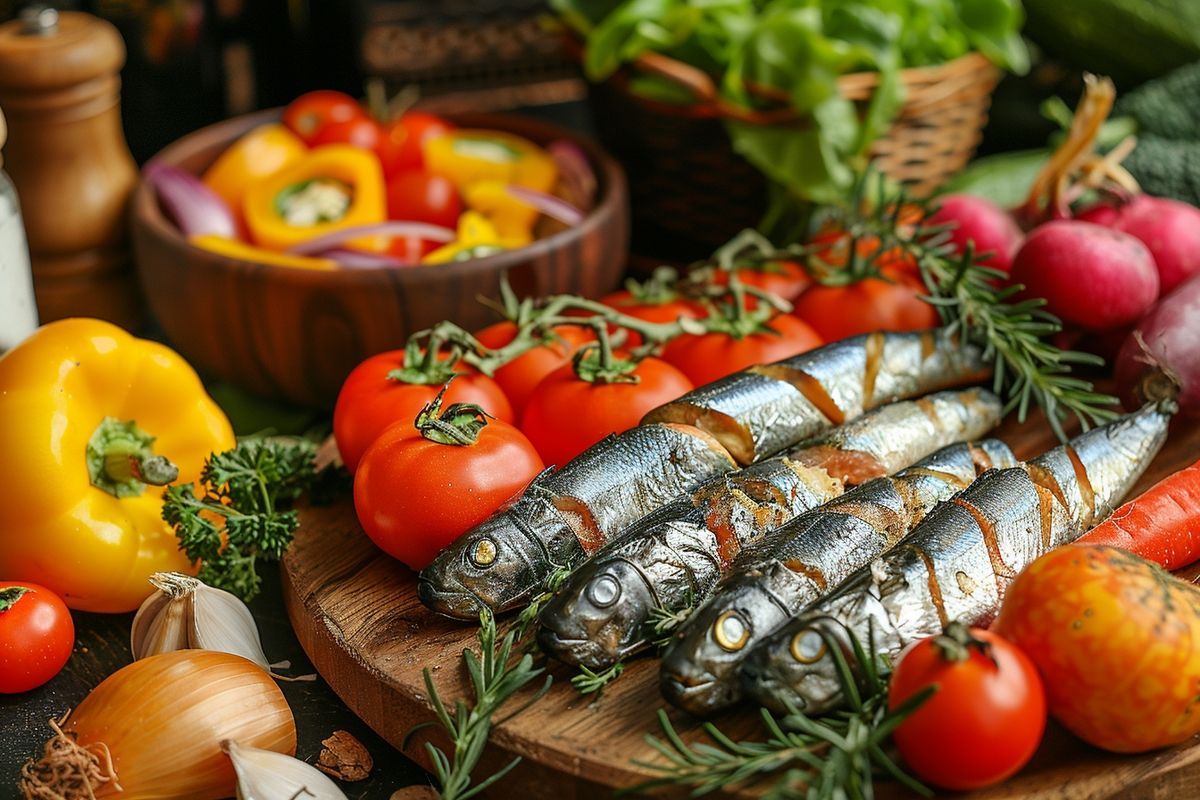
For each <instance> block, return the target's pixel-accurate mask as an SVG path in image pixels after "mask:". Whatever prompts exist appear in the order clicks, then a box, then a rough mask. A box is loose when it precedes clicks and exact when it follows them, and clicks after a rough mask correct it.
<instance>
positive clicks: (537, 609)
mask: <svg viewBox="0 0 1200 800" xmlns="http://www.w3.org/2000/svg"><path fill="white" fill-rule="evenodd" d="M569 577H571V568H570V567H567V566H561V565H560V566H556V567H555V568H554V570H553V571H552V572H551V573H550V574H549V575H547V576H546V580H545V581H543V583H542V591H541V592H539V593H538V594H536V595H534V596H533V599H532V600H530V601H529V605H527V606H525V608H523V609H521V613H520V614H518V615H517V618H516V621H515V622H514V623H513V631H514V632H515V633H516V637H517V641H524V639H525V634H526V633H528V631H529V626H530V625H532V624H533V623H534V622H535V621H536V620H537V618H538V614H540V613H542V608H543V607H544V606H545V605H546V603H548V602H550V598H551V597H553V596H554V593H555V592H557V591H558V590H559V589H560V588H561V587H562V585H563V583H564V582H566V580H567V578H569ZM530 644H532V643H530Z"/></svg>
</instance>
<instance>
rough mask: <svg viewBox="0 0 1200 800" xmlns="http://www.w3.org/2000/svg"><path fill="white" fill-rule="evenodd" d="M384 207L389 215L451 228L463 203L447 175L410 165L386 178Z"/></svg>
mask: <svg viewBox="0 0 1200 800" xmlns="http://www.w3.org/2000/svg"><path fill="white" fill-rule="evenodd" d="M387 208H388V217H389V218H391V219H400V220H412V221H413V222H428V223H429V224H431V225H441V226H442V227H443V228H449V229H450V230H454V229H455V228H456V227H457V226H458V215H459V214H461V213H462V208H463V206H462V200H461V199H460V198H459V196H458V189H456V188H455V187H454V183H453V182H451V181H450V179H449V178H443V177H442V176H441V175H434V174H433V173H432V172H426V171H425V170H423V169H410V170H405V171H404V172H398V173H396V174H395V175H393V176H392V177H391V178H390V179H389V180H388V184H387Z"/></svg>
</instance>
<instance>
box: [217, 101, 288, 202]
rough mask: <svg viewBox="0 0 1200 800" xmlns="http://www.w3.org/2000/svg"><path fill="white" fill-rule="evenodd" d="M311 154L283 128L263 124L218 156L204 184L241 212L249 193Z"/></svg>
mask: <svg viewBox="0 0 1200 800" xmlns="http://www.w3.org/2000/svg"><path fill="white" fill-rule="evenodd" d="M307 152H308V148H307V147H305V146H304V142H302V141H300V139H299V138H298V137H297V136H296V134H294V133H292V132H291V131H289V130H288V129H287V128H285V127H284V126H282V125H279V124H277V123H273V124H270V125H260V126H258V127H257V128H255V129H254V130H252V131H250V132H249V133H247V134H245V135H244V136H242V137H241V138H240V139H238V140H237V141H236V142H234V143H233V144H231V145H229V147H227V148H225V152H223V153H221V155H219V156H217V160H216V161H214V162H213V163H212V166H211V167H209V168H208V169H207V170H206V171H205V172H204V183H205V184H207V186H208V188H210V189H212V190H213V191H214V192H216V193H217V194H218V195H220V197H221V199H222V200H224V201H225V202H226V203H228V204H229V207H230V208H231V209H234V210H235V212H238V213H240V211H241V208H242V199H243V198H244V197H245V196H246V190H247V189H248V188H249V187H250V185H251V184H252V183H254V182H255V181H259V180H261V179H263V178H266V177H268V176H270V175H274V174H275V173H276V172H279V170H281V169H283V168H284V167H286V166H288V165H289V164H294V163H295V162H297V161H299V160H300V159H301V158H303V156H304V154H305V153H307Z"/></svg>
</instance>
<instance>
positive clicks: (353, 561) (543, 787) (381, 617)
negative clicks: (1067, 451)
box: [283, 418, 1200, 800]
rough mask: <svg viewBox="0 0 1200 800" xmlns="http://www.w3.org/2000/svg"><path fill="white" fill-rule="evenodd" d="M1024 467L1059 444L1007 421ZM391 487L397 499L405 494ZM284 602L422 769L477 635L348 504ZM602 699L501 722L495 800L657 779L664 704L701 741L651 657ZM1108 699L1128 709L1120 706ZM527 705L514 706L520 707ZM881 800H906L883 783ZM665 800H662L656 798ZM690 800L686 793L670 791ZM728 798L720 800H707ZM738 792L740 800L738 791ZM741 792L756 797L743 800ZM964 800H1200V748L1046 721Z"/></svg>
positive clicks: (362, 712)
mask: <svg viewBox="0 0 1200 800" xmlns="http://www.w3.org/2000/svg"><path fill="white" fill-rule="evenodd" d="M997 435H998V436H999V437H1000V438H1001V439H1003V440H1004V441H1006V442H1008V444H1009V445H1010V446H1012V448H1013V450H1014V451H1015V452H1016V454H1017V456H1018V457H1020V458H1028V457H1030V456H1033V455H1036V454H1037V453H1040V452H1042V451H1044V450H1046V449H1047V448H1049V447H1051V446H1053V445H1054V444H1055V442H1054V439H1053V436H1052V434H1051V433H1050V430H1049V428H1048V426H1046V425H1045V424H1044V422H1043V421H1042V420H1041V419H1040V418H1037V419H1030V420H1028V421H1027V422H1026V423H1025V424H1023V425H1018V424H1016V422H1015V421H1009V422H1007V423H1006V424H1005V425H1004V426H1002V427H1001V429H1000V430H999V432H998V434H997ZM1197 458H1200V425H1196V424H1185V423H1176V425H1175V426H1174V427H1173V429H1172V432H1171V437H1170V439H1169V440H1168V443H1167V445H1166V447H1165V448H1164V449H1163V451H1162V453H1160V454H1159V456H1158V458H1156V459H1155V461H1154V463H1153V464H1152V465H1151V467H1150V469H1149V470H1148V471H1147V472H1146V475H1145V476H1144V477H1143V479H1142V480H1141V482H1140V483H1139V484H1138V486H1137V487H1136V488H1135V490H1134V494H1135V495H1136V494H1138V493H1141V492H1142V491H1144V490H1145V489H1146V488H1148V487H1149V486H1150V485H1151V484H1153V483H1155V482H1156V481H1158V480H1160V479H1161V478H1163V477H1164V476H1166V475H1168V474H1170V473H1171V472H1174V471H1176V470H1178V469H1180V468H1182V467H1184V466H1186V465H1188V464H1190V463H1192V462H1193V461H1195V460H1196V459H1197ZM403 490H404V489H403V487H402V486H400V487H397V491H403ZM283 573H284V581H283V583H284V595H285V602H286V604H287V609H288V615H289V617H290V618H291V621H292V626H293V627H294V628H295V630H296V635H297V637H298V638H299V640H300V643H301V645H303V647H304V649H305V651H306V652H307V653H308V655H309V657H310V658H311V659H312V662H313V664H315V665H316V668H317V670H318V671H319V672H320V673H321V676H322V677H323V678H324V679H325V680H326V681H328V682H329V684H330V686H332V687H333V689H334V690H335V691H336V692H337V694H338V695H339V696H340V697H341V698H342V700H344V701H345V702H346V704H347V705H348V706H349V707H350V708H351V710H353V711H354V712H355V713H356V714H358V716H360V717H361V718H362V719H363V720H364V721H365V722H366V723H367V724H368V725H370V726H371V727H372V728H373V729H375V730H376V731H377V732H378V733H379V734H380V735H381V736H382V737H383V738H384V739H386V740H387V741H388V742H390V743H391V744H392V745H393V746H394V747H396V748H397V749H400V748H403V749H404V752H405V754H406V755H408V756H409V757H411V758H413V759H415V760H416V761H418V762H419V763H421V764H422V765H423V766H425V767H426V768H428V767H429V760H428V757H427V756H426V754H425V751H424V747H423V746H422V742H423V741H424V740H425V738H426V737H428V736H430V735H432V736H433V737H434V739H433V741H434V742H435V743H436V744H438V745H440V746H442V747H445V745H446V742H445V740H444V738H442V737H440V735H439V732H436V731H435V730H434V729H432V728H425V729H423V730H422V731H421V732H420V733H418V734H417V735H416V736H415V737H413V741H411V742H408V743H407V747H405V736H406V734H407V733H408V732H409V731H410V730H411V729H412V728H413V727H414V726H416V725H418V724H420V723H423V722H427V721H429V720H431V719H433V713H432V710H431V706H430V704H429V701H428V698H427V693H426V690H425V686H424V682H423V679H422V675H421V671H422V669H423V668H425V667H428V668H429V669H430V670H431V671H432V673H433V680H434V684H435V685H436V687H437V690H438V693H439V694H440V696H441V697H442V698H443V699H444V700H446V701H447V703H452V702H453V701H454V700H455V699H457V698H459V697H463V696H464V689H465V687H466V686H467V685H468V684H467V678H466V675H465V674H464V671H463V670H462V668H461V654H462V650H463V648H465V647H472V648H474V647H475V646H476V640H475V630H476V629H475V626H472V625H465V624H462V623H457V622H454V621H451V620H448V619H444V618H442V617H439V616H437V615H435V614H433V613H432V612H430V611H428V610H427V609H425V607H424V606H422V605H421V604H420V602H419V601H418V600H417V595H416V575H415V574H414V573H413V572H411V571H410V570H408V569H407V568H405V567H404V566H403V565H401V564H400V563H399V562H397V561H394V560H393V559H391V558H389V557H387V556H385V555H384V554H383V553H381V552H380V551H379V550H378V549H376V548H375V546H374V545H372V544H371V542H370V541H369V540H368V539H367V537H366V536H365V535H364V534H363V533H362V531H361V529H360V528H359V526H358V522H357V521H356V519H355V516H354V510H353V508H352V506H351V504H350V503H349V501H346V502H344V503H342V504H339V505H335V506H329V507H324V508H311V509H305V510H304V511H303V512H302V514H301V526H300V530H299V531H298V533H297V536H296V541H295V543H294V544H293V545H292V547H291V549H290V550H289V551H288V553H287V555H286V557H285V558H284V561H283ZM627 667H628V668H627V669H626V671H625V674H624V675H622V676H621V678H620V679H618V680H617V681H616V682H615V683H613V684H611V685H610V686H608V687H607V688H606V689H605V690H604V692H603V694H602V695H601V697H600V698H599V699H595V700H594V699H592V698H590V697H581V696H580V695H579V694H577V693H576V692H575V690H574V689H573V688H572V687H571V686H570V684H569V683H568V678H569V676H570V675H571V672H570V671H569V670H567V669H566V668H565V667H563V666H562V665H554V666H552V667H551V672H552V674H553V675H554V678H555V683H554V686H553V687H552V689H551V691H550V693H549V694H548V695H546V696H545V697H543V698H542V699H541V700H539V701H538V702H537V703H536V704H535V705H533V706H532V707H531V708H529V709H528V710H526V711H524V712H523V713H522V714H520V715H519V716H516V717H514V718H513V719H510V720H508V721H505V722H504V723H503V724H501V725H499V726H498V727H497V728H496V729H495V730H494V731H493V734H492V739H491V744H490V745H489V749H488V751H487V752H486V754H485V756H484V763H483V765H482V766H481V767H480V769H479V771H478V772H477V775H478V776H479V777H480V778H482V777H484V776H485V775H488V774H490V773H491V772H492V771H494V770H496V769H498V768H499V767H501V766H503V765H504V764H506V763H508V761H509V760H511V759H512V758H513V756H514V755H517V756H520V757H521V758H522V759H523V760H522V763H521V764H520V765H519V766H518V767H517V769H516V770H514V771H513V772H512V773H511V774H510V775H508V776H507V777H506V778H505V779H504V780H503V781H502V782H501V783H499V784H498V785H497V787H495V788H494V790H493V792H492V793H491V794H489V795H488V796H489V797H496V798H512V797H520V798H522V800H575V799H576V798H580V799H582V798H599V797H611V796H612V792H613V788H614V787H621V786H630V785H634V784H638V783H641V782H644V781H646V780H647V779H649V778H651V777H654V773H653V772H652V771H651V770H648V769H646V768H644V767H639V766H636V765H635V764H634V763H633V762H634V760H635V759H636V760H654V759H655V754H654V752H653V751H652V750H651V749H650V748H649V746H647V745H646V743H645V741H644V738H643V737H644V735H645V734H646V733H655V734H657V733H658V725H657V722H656V719H655V712H656V711H657V709H659V708H662V707H667V708H668V709H669V713H670V717H671V720H672V721H673V722H674V723H675V725H676V727H677V728H678V729H679V730H680V731H681V732H683V734H684V738H685V739H689V740H695V739H699V738H702V737H703V735H702V732H701V731H700V730H699V725H698V723H697V722H696V721H694V720H692V719H690V718H689V717H688V716H687V715H686V714H684V713H683V712H680V711H677V710H675V709H673V708H670V707H668V706H666V704H665V703H664V702H663V701H662V699H661V698H660V696H659V693H658V683H657V680H658V675H657V667H658V662H657V659H653V658H649V657H642V658H638V659H635V660H634V661H633V662H631V663H630V664H628V665H627ZM1113 702H1123V698H1120V697H1114V698H1113ZM518 704H519V700H514V701H513V707H514V708H515V707H517V705H518ZM717 722H718V724H719V725H720V727H721V728H722V729H723V730H724V731H725V732H726V733H728V734H730V735H731V736H733V737H734V738H735V739H736V738H739V737H744V738H747V739H761V738H762V736H763V732H762V731H761V729H760V727H759V724H758V722H757V721H756V717H755V715H754V714H751V713H745V712H731V713H728V714H726V715H724V716H722V717H720V718H719V719H718V720H717ZM880 790H881V791H880V795H881V796H882V797H886V798H903V797H908V796H911V795H909V794H908V793H907V792H905V791H903V790H902V789H901V788H900V787H899V786H887V785H885V786H881V787H880ZM656 796H658V795H656ZM666 796H679V797H682V796H686V792H679V793H677V794H676V795H670V794H669V793H668V794H667V795H666ZM711 796H720V795H711ZM737 796H743V795H737ZM744 796H753V792H747V793H745V795H744ZM957 796H958V797H963V798H969V799H970V800H1016V798H1026V799H1028V800H1051V798H1053V799H1054V800H1085V799H1086V800H1091V799H1092V798H1104V797H1121V798H1124V799H1125V800H1132V799H1133V798H1149V797H1155V798H1185V797H1200V741H1197V740H1192V741H1191V742H1189V743H1187V744H1185V745H1181V746H1179V747H1176V748H1173V749H1170V750H1166V751H1162V752H1158V753H1153V754H1150V755H1142V756H1132V757H1118V756H1114V755H1111V754H1107V753H1104V752H1102V751H1099V750H1096V749H1093V748H1090V747H1088V746H1086V745H1084V744H1082V743H1081V742H1079V741H1078V740H1076V739H1074V738H1073V737H1071V736H1070V735H1069V734H1067V733H1065V732H1064V731H1062V730H1061V729H1059V728H1057V727H1055V726H1054V725H1053V724H1052V725H1051V728H1050V730H1049V731H1048V732H1047V736H1046V739H1045V741H1044V742H1043V745H1042V747H1041V749H1040V750H1039V752H1038V754H1037V756H1036V757H1035V758H1034V761H1033V762H1032V763H1031V764H1030V765H1029V766H1028V767H1027V768H1026V769H1025V770H1023V771H1022V772H1021V773H1020V774H1019V775H1017V776H1016V777H1015V778H1013V779H1012V780H1010V781H1008V782H1007V783H1005V784H1003V785H1001V786H998V787H994V788H992V789H988V790H985V791H981V792H976V793H973V794H970V795H957Z"/></svg>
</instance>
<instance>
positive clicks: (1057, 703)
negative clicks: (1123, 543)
mask: <svg viewBox="0 0 1200 800" xmlns="http://www.w3.org/2000/svg"><path fill="white" fill-rule="evenodd" d="M993 630H995V631H996V632H997V633H998V634H1000V635H1001V636H1003V637H1005V638H1006V639H1008V640H1009V641H1010V642H1012V643H1013V644H1015V645H1017V646H1018V647H1020V648H1021V649H1022V650H1024V651H1025V654H1026V655H1028V656H1029V657H1030V658H1031V659H1032V660H1033V662H1034V664H1036V665H1037V668H1038V671H1039V672H1040V673H1041V675H1042V679H1043V681H1044V682H1045V685H1046V699H1047V701H1048V702H1049V706H1050V713H1051V715H1052V716H1054V717H1055V719H1057V720H1058V721H1059V722H1061V723H1062V724H1063V725H1064V726H1065V727H1066V728H1068V729H1069V730H1070V731H1071V732H1072V733H1074V734H1075V735H1076V736H1078V737H1080V738H1081V739H1083V740H1085V741H1087V742H1089V743H1091V744H1093V745H1096V746H1097V747H1102V748H1104V749H1105V750H1112V751H1114V752H1117V753H1139V752H1142V751H1145V750H1153V749H1155V748H1159V747H1165V746H1167V745H1171V744H1175V743H1177V742H1182V741H1184V740H1186V739H1189V738H1191V737H1192V736H1193V735H1195V734H1196V733H1197V732H1200V693H1198V692H1197V691H1196V687H1197V686H1198V685H1200V589H1197V587H1196V586H1194V585H1192V584H1190V583H1186V582H1184V581H1181V580H1179V579H1177V578H1175V577H1173V576H1171V575H1170V574H1168V573H1166V572H1164V571H1163V570H1162V569H1161V568H1160V567H1158V566H1157V565H1156V564H1152V563H1150V562H1148V561H1145V560H1143V559H1141V558H1139V557H1137V556H1135V555H1133V554H1132V553H1128V552H1126V551H1124V550H1118V549H1117V548H1115V547H1093V546H1086V545H1072V546H1069V547H1060V548H1058V549H1057V550H1053V551H1051V552H1050V553H1047V554H1046V555H1044V556H1042V557H1041V558H1039V559H1038V560H1037V561H1035V562H1033V563H1032V564H1030V565H1029V566H1028V567H1027V568H1026V569H1025V571H1024V572H1022V573H1021V574H1020V575H1019V576H1017V579H1016V580H1015V581H1014V582H1013V584H1012V585H1011V586H1010V587H1009V588H1008V592H1007V593H1006V595H1005V598H1004V605H1003V607H1002V608H1001V610H1000V616H999V617H998V618H997V620H996V624H995V626H994V627H993Z"/></svg>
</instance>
